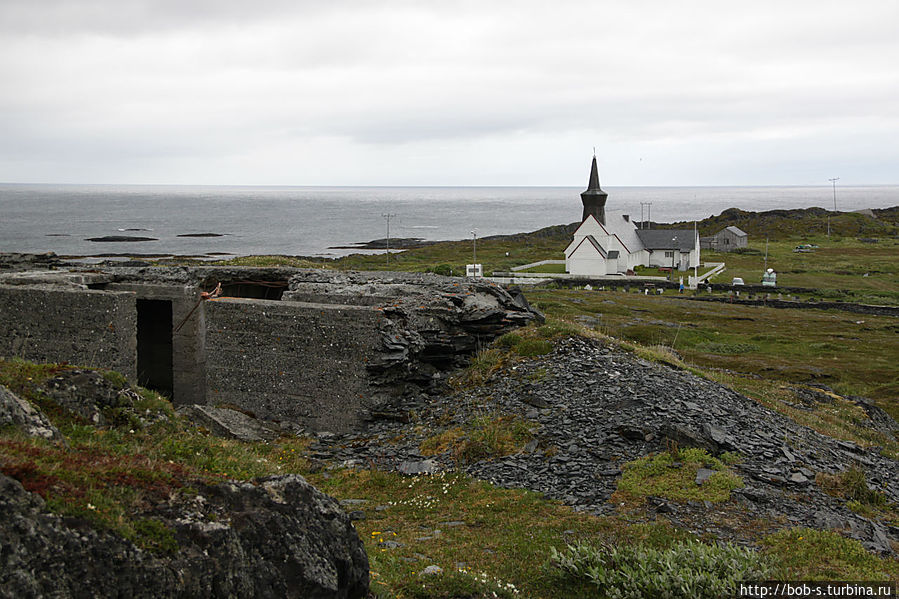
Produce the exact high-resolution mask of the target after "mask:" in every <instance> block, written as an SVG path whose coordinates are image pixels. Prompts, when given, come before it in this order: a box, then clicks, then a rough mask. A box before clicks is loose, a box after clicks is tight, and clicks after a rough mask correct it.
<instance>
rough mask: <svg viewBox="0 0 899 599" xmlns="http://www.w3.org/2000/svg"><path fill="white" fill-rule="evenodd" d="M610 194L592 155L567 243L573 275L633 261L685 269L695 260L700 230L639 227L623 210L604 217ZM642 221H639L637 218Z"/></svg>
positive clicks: (625, 266) (630, 265) (616, 271)
mask: <svg viewBox="0 0 899 599" xmlns="http://www.w3.org/2000/svg"><path fill="white" fill-rule="evenodd" d="M608 196H609V194H607V193H606V192H604V191H603V190H602V189H601V188H600V186H599V170H598V169H597V167H596V156H594V157H593V165H592V166H591V168H590V182H589V183H588V184H587V189H586V190H585V191H584V192H583V193H582V194H581V201H582V202H583V203H584V215H583V217H582V218H581V225H580V226H579V227H578V228H577V230H576V231H575V232H574V239H573V240H572V242H571V243H570V244H569V245H568V247H567V248H565V270H566V271H567V272H568V273H569V274H572V275H592V276H602V275H626V274H628V273H629V272H630V273H631V274H632V273H633V271H634V267H636V266H655V267H659V266H661V267H669V268H674V269H677V270H681V271H684V270H687V269H688V268H693V267H694V266H697V265H699V234H698V232H697V231H696V230H693V229H638V228H637V225H636V224H634V222H633V221H631V219H630V217H629V216H628V215H626V214H623V215H617V216H611V217H609V218H608V219H606V210H605V206H606V199H607V198H608ZM641 225H642V223H641Z"/></svg>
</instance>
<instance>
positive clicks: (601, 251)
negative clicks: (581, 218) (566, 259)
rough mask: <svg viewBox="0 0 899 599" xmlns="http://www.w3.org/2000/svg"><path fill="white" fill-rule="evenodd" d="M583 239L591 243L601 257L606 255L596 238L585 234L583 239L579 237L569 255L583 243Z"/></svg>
mask: <svg viewBox="0 0 899 599" xmlns="http://www.w3.org/2000/svg"><path fill="white" fill-rule="evenodd" d="M585 241H586V242H587V243H589V244H590V245H592V246H593V249H595V250H596V251H597V252H599V255H600V256H602V257H603V258H605V257H606V251H605V250H604V249H603V247H602V246H601V245H599V242H598V241H596V238H595V237H594V236H593V235H586V236H585V237H584V238H583V239H581V240H580V242H578V244H577V246H575V248H574V250H572V252H571V254H569V256H571V255H574V253H575V252H577V251H578V249H580V247H581V246H582V245H584V242H585Z"/></svg>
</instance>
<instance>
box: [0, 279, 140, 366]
mask: <svg viewBox="0 0 899 599" xmlns="http://www.w3.org/2000/svg"><path fill="white" fill-rule="evenodd" d="M135 301H136V298H135V295H134V294H133V293H121V292H108V291H93V290H83V289H72V290H67V289H59V288H48V287H42V286H15V285H0V355H3V356H6V357H9V358H12V357H19V358H23V359H26V360H31V361H34V362H63V361H65V362H70V363H72V364H79V365H84V366H96V367H102V368H110V369H113V370H118V371H119V372H121V373H122V374H124V375H125V376H128V377H134V376H135V365H136V363H137V338H136V335H135V331H136V327H137V324H136V310H135Z"/></svg>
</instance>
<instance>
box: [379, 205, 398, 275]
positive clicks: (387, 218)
mask: <svg viewBox="0 0 899 599" xmlns="http://www.w3.org/2000/svg"><path fill="white" fill-rule="evenodd" d="M381 216H383V217H384V218H385V219H386V220H387V267H388V268H390V219H391V218H394V217H395V216H396V214H389V213H388V214H382V215H381Z"/></svg>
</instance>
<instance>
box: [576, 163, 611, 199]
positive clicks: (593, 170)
mask: <svg viewBox="0 0 899 599" xmlns="http://www.w3.org/2000/svg"><path fill="white" fill-rule="evenodd" d="M584 195H591V196H608V195H609V194H607V193H606V192H604V191H603V190H602V188H601V187H600V186H599V168H598V167H597V166H596V156H594V157H593V164H592V165H590V181H588V182H587V189H585V190H584V192H583V193H581V196H584Z"/></svg>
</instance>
